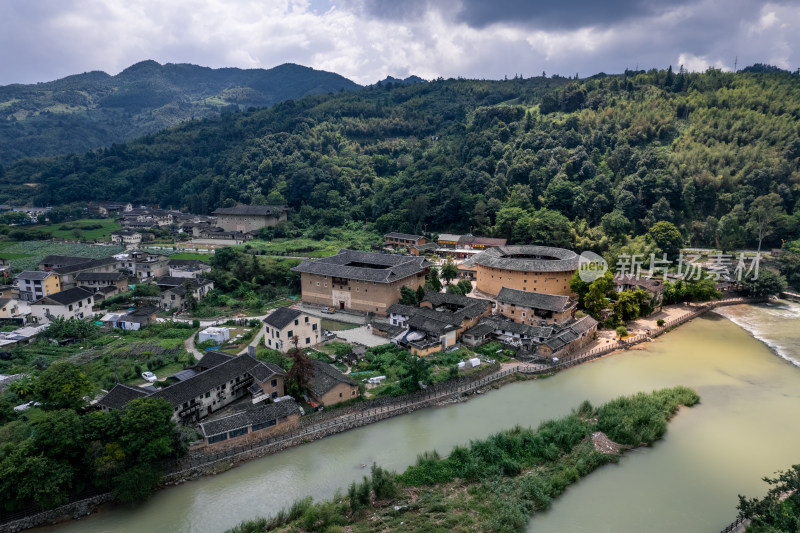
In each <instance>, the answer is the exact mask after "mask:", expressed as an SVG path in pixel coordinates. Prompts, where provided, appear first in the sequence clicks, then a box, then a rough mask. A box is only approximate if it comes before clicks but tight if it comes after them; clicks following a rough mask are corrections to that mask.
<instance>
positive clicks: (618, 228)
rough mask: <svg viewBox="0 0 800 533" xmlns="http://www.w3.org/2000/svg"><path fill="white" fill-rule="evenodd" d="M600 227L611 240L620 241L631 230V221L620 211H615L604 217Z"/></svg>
mask: <svg viewBox="0 0 800 533" xmlns="http://www.w3.org/2000/svg"><path fill="white" fill-rule="evenodd" d="M600 226H601V227H602V228H603V233H605V234H606V235H608V237H609V238H611V239H620V238H621V237H622V236H623V235H626V234H627V233H628V232H630V230H631V221H630V220H628V218H627V217H626V216H625V214H624V213H623V212H622V210H620V209H614V210H613V211H611V212H610V213H606V214H605V215H603V218H601V219H600Z"/></svg>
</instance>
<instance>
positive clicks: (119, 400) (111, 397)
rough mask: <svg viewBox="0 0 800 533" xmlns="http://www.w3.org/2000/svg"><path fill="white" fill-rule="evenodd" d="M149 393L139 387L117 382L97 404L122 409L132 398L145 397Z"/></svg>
mask: <svg viewBox="0 0 800 533" xmlns="http://www.w3.org/2000/svg"><path fill="white" fill-rule="evenodd" d="M149 395H150V393H149V392H147V391H146V390H144V389H141V388H139V387H132V386H130V385H123V384H122V383H117V384H116V385H114V388H112V389H111V390H110V391H108V394H106V395H105V396H104V397H103V398H101V399H100V401H99V402H97V405H99V406H101V407H108V408H109V409H122V408H123V407H125V406H126V405H127V404H128V402H130V401H131V400H135V399H136V398H144V397H146V396H149Z"/></svg>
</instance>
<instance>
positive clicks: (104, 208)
mask: <svg viewBox="0 0 800 533" xmlns="http://www.w3.org/2000/svg"><path fill="white" fill-rule="evenodd" d="M132 209H133V205H132V204H131V203H130V202H90V203H89V206H88V210H89V212H90V213H97V214H99V215H100V216H104V217H107V216H111V215H119V214H122V213H124V212H126V211H131V210H132Z"/></svg>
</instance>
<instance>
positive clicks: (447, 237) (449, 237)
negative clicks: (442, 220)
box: [437, 233, 462, 242]
mask: <svg viewBox="0 0 800 533" xmlns="http://www.w3.org/2000/svg"><path fill="white" fill-rule="evenodd" d="M461 237H462V235H455V234H453V233H440V234H439V238H438V239H437V241H438V242H442V241H448V242H458V240H459V239H460V238H461Z"/></svg>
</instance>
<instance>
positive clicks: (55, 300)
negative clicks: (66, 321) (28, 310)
mask: <svg viewBox="0 0 800 533" xmlns="http://www.w3.org/2000/svg"><path fill="white" fill-rule="evenodd" d="M91 297H92V291H87V290H86V289H84V288H82V287H75V288H72V289H67V290H65V291H61V292H57V293H55V294H50V295H48V296H45V297H44V298H41V299H40V300H37V301H35V302H33V303H32V304H31V305H53V304H58V305H69V304H74V303H75V302H77V301H79V300H83V299H85V298H91Z"/></svg>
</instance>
